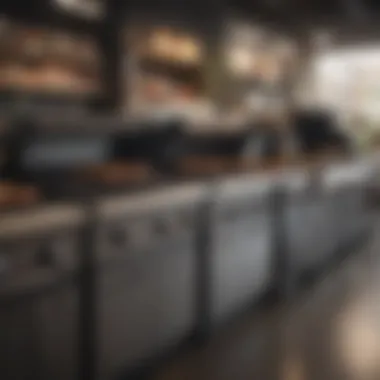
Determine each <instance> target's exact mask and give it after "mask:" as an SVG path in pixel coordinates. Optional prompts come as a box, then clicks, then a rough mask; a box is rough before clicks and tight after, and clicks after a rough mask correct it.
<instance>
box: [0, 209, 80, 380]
mask: <svg viewBox="0 0 380 380" xmlns="http://www.w3.org/2000/svg"><path fill="white" fill-rule="evenodd" d="M83 221H84V216H83V214H82V213H81V211H80V210H78V209H76V208H75V207H70V206H55V207H45V208H44V209H40V210H38V211H37V210H36V211H34V212H31V211H28V212H18V213H16V212H13V213H8V214H7V215H2V218H1V221H0V325H1V329H0V355H1V358H2V360H1V361H0V378H2V379H12V380H13V379H15V380H21V379H22V380H25V379H33V380H34V379H42V380H50V379H62V380H67V379H74V378H77V376H78V370H79V367H78V365H79V362H78V361H79V357H80V355H79V347H78V343H79V294H78V284H77V276H76V275H77V272H78V267H79V257H78V255H79V252H80V251H79V249H80V247H79V239H80V236H81V235H80V231H81V227H82V225H83Z"/></svg>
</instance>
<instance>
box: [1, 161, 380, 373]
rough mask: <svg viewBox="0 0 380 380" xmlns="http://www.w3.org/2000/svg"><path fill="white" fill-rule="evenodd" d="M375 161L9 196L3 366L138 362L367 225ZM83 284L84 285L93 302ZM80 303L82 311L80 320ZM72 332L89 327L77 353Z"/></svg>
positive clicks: (306, 267)
mask: <svg viewBox="0 0 380 380" xmlns="http://www.w3.org/2000/svg"><path fill="white" fill-rule="evenodd" d="M378 166H379V165H378V163H377V162H376V161H375V160H374V158H373V157H372V158H368V159H364V158H363V159H361V158H358V159H355V160H352V161H348V160H345V161H344V160H341V159H340V160H337V161H336V162H335V163H333V162H330V163H326V162H323V160H322V161H321V160H308V161H307V160H303V161H302V162H298V163H297V164H296V163H294V164H293V165H288V166H286V167H285V166H283V165H280V164H279V163H272V164H271V165H269V166H268V167H266V168H265V169H264V167H262V169H260V170H257V169H255V170H252V171H251V172H245V173H235V174H229V175H224V176H223V175H220V176H218V177H213V178H212V179H204V180H202V181H199V182H198V183H195V181H191V182H184V181H182V182H181V183H177V184H172V185H170V186H169V185H167V186H162V187H161V188H160V189H157V190H154V189H152V190H149V191H148V190H145V191H144V192H142V191H139V192H137V191H136V192H134V193H133V192H132V193H131V192H130V191H129V192H126V194H125V195H123V196H120V195H119V196H113V195H108V196H102V197H94V198H93V199H92V201H91V204H90V207H88V206H89V205H88V204H87V206H85V205H84V204H81V203H80V202H79V201H78V202H77V205H71V206H70V207H69V206H68V205H66V206H65V207H60V208H58V209H57V208H56V206H53V205H51V206H48V205H45V206H41V207H40V208H41V210H40V211H38V210H34V211H25V212H24V213H21V214H22V215H21V214H20V211H17V212H16V211H14V212H12V211H9V210H8V212H7V213H6V214H3V215H2V219H1V221H0V244H1V248H2V251H1V256H0V264H1V265H0V269H1V271H0V272H1V273H0V278H1V280H2V281H1V282H0V302H1V305H3V304H4V306H5V305H7V306H6V307H4V308H2V309H1V310H2V311H1V313H0V319H1V321H2V323H3V326H7V327H6V328H5V329H3V330H4V333H2V334H1V337H2V339H1V341H0V342H1V344H0V349H1V350H2V352H3V356H4V357H6V358H9V360H6V361H5V362H4V365H2V366H0V377H1V378H14V379H22V378H25V373H24V371H27V372H28V373H29V372H30V371H32V369H31V368H33V371H35V370H36V371H37V370H38V372H37V373H38V377H39V378H41V379H50V378H52V377H54V378H57V379H60V378H62V379H63V378H65V379H71V378H74V375H75V373H76V372H77V371H78V368H79V367H78V366H81V368H82V369H84V370H85V373H87V374H91V373H97V374H98V375H99V376H98V378H102V379H103V378H104V379H108V378H112V377H113V376H117V375H119V374H123V371H124V370H126V371H127V372H128V373H129V372H130V371H132V370H134V369H136V368H138V367H144V368H147V366H149V365H148V363H150V362H149V360H153V358H155V357H158V356H161V355H162V353H164V352H168V351H169V349H173V348H175V347H177V346H178V345H179V344H180V343H181V344H182V343H184V342H185V341H188V339H187V338H188V337H189V336H194V334H195V336H197V335H198V336H199V334H201V333H202V334H203V333H205V332H206V333H207V332H211V331H213V329H214V328H215V327H216V326H218V327H219V326H221V325H222V323H223V322H225V321H226V320H227V319H229V317H232V316H233V315H234V314H236V313H238V312H240V311H241V310H243V309H245V308H246V307H248V306H249V305H253V304H255V302H256V301H257V300H258V299H259V298H260V296H262V295H264V294H265V293H266V292H267V291H269V290H272V289H273V288H275V287H277V290H279V288H280V287H281V286H286V285H289V283H291V284H292V285H293V287H294V286H296V285H297V284H298V279H300V278H301V276H303V275H305V274H308V273H310V272H311V271H318V270H320V269H323V268H326V267H327V266H328V265H329V263H331V262H333V261H336V259H338V258H339V257H341V252H343V251H342V249H343V250H344V252H348V249H349V245H350V244H351V243H353V242H354V241H359V240H360V239H361V238H362V237H363V236H365V235H368V232H370V230H371V226H372V212H371V210H370V208H369V204H368V202H366V199H367V189H368V188H369V187H370V185H371V183H372V182H373V179H374V178H375V172H376V168H377V167H378ZM87 212H88V213H89V214H88V215H87V217H86V213H87ZM20 215H21V216H20ZM86 221H87V223H86ZM87 224H88V226H87ZM86 226H87V227H86ZM83 231H87V233H86V234H84V233H83ZM82 238H83V239H87V240H85V241H82ZM82 250H85V251H86V253H87V255H86V258H87V259H86V260H87V267H86V268H84V267H83V265H82V266H81V263H82V264H83V262H82V261H78V258H79V257H83V256H82ZM281 263H282V264H281ZM88 264H90V265H88ZM279 264H281V265H279ZM284 264H285V265H284ZM78 271H79V272H78ZM86 271H87V277H86V276H84V273H86ZM89 272H90V273H89ZM74 273H81V275H82V276H81V281H79V282H76V281H74V280H73V279H74V278H75V277H73V274H74ZM83 276H84V277H83ZM280 278H281V279H282V280H284V281H285V282H284V281H279V279H280ZM36 279H37V280H38V281H36ZM45 280H46V284H45ZM41 281H42V282H41ZM47 284H48V285H49V286H48V287H47V286H45V285H47ZM50 285H52V286H50ZM80 294H82V295H83V294H87V296H88V297H89V295H92V296H91V297H92V298H91V300H92V302H93V303H94V304H93V305H92V307H89V298H88V297H82V298H80V296H79V295H80ZM20 295H22V297H20ZM80 299H81V300H82V302H79V300H80ZM80 315H82V316H84V315H85V316H87V319H86V320H89V321H90V322H91V321H92V322H91V323H90V322H89V323H87V324H86V326H84V325H83V324H80ZM25 316H29V318H28V317H27V318H26V317H25ZM29 322H30V325H29ZM32 322H33V323H32ZM62 326H64V328H62ZM65 326H66V327H65ZM83 328H85V330H86V332H85V333H84V332H83V331H80V330H81V329H83ZM63 331H64V332H65V334H64V336H63V335H62V332H63ZM21 332H22V334H23V337H25V336H27V337H30V339H24V338H23V339H20V336H21V335H20V334H21ZM78 334H81V335H80V336H82V337H85V338H84V339H87V340H89V341H87V344H84V345H83V347H82V349H83V350H84V351H86V350H87V351H89V352H87V351H86V352H84V356H79V355H77V354H76V353H77V352H78V349H79V348H78V345H77V344H78V341H79V338H78V336H79V335H78ZM36 347H38V349H37V348H36ZM41 350H42V351H41ZM32 352H33V355H34V354H36V355H38V358H42V357H43V358H50V357H51V358H52V359H51V360H44V361H43V362H40V361H38V360H34V359H33V358H34V356H33V355H32ZM38 352H41V354H38ZM52 355H53V356H54V358H57V357H58V358H60V363H59V365H58V364H56V365H55V359H54V358H53V356H52ZM13 358H17V360H16V361H14V360H13ZM20 358H21V360H22V361H23V363H27V364H24V365H23V366H21V367H20V366H19V365H17V363H19V362H20ZM23 358H25V360H24V359H23ZM78 358H79V360H80V361H81V360H82V359H86V360H85V361H84V362H83V363H82V362H80V363H77V362H76V361H75V360H76V359H78ZM52 363H54V365H52ZM56 371H59V372H56ZM87 378H88V379H90V378H91V376H90V375H88V376H87Z"/></svg>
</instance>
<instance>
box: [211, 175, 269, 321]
mask: <svg viewBox="0 0 380 380" xmlns="http://www.w3.org/2000/svg"><path fill="white" fill-rule="evenodd" d="M273 185H274V180H273V178H270V177H263V178H243V179H237V178H236V179H234V180H233V182H232V181H231V180H230V181H225V182H223V183H221V184H220V187H219V191H218V193H217V199H216V208H215V218H214V220H215V226H214V232H213V233H214V243H213V252H212V257H211V284H210V286H211V318H212V322H213V323H215V324H218V323H220V322H222V321H223V320H225V319H226V318H228V317H230V316H232V315H233V314H234V313H236V312H238V311H239V310H241V309H242V308H243V307H244V306H246V305H248V304H250V303H252V302H253V301H254V300H255V299H257V297H258V296H260V294H262V293H263V292H264V291H265V290H267V289H268V287H269V285H270V281H271V269H272V267H271V264H272V261H271V260H272V257H271V219H270V207H269V202H270V195H271V193H270V191H271V190H272V188H273Z"/></svg>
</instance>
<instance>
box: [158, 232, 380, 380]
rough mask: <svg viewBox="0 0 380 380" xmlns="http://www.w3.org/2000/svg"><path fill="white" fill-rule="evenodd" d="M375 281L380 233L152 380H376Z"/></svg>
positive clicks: (379, 324)
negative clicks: (298, 293)
mask: <svg viewBox="0 0 380 380" xmlns="http://www.w3.org/2000/svg"><path fill="white" fill-rule="evenodd" d="M378 257H379V258H378ZM379 275H380V233H379V236H378V237H374V239H373V240H372V241H371V243H370V244H369V245H368V247H367V248H366V249H365V250H362V251H361V252H360V253H359V254H357V255H353V256H352V257H351V258H349V259H347V261H346V262H345V263H343V264H342V265H341V269H339V270H338V271H336V272H334V273H331V274H330V275H327V277H326V278H325V279H324V280H323V281H321V283H320V284H319V285H318V286H316V287H315V288H314V289H312V290H309V291H308V292H307V294H304V295H303V296H302V297H300V299H298V300H297V301H296V302H293V304H292V305H290V304H289V305H283V306H281V307H279V306H277V307H276V309H275V310H274V309H271V310H266V311H262V312H252V313H251V315H246V316H245V317H243V318H242V320H241V321H239V322H238V323H236V324H235V325H234V326H230V327H228V328H226V329H225V330H224V331H223V332H221V333H219V334H217V336H215V337H214V338H213V339H211V341H210V342H209V343H208V344H207V345H206V346H205V347H203V348H201V349H198V350H195V351H193V352H191V353H188V354H186V355H185V356H183V357H181V358H177V359H176V360H174V361H173V362H172V363H168V364H167V365H166V366H165V367H164V368H162V369H161V370H160V371H159V373H157V374H156V375H155V376H154V377H153V379H152V380H214V379H215V380H248V379H249V380H252V379H254V380H256V379H257V380H346V379H347V380H380V276H379ZM377 277H378V278H377Z"/></svg>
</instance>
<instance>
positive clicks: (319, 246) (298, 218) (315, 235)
mask: <svg viewBox="0 0 380 380" xmlns="http://www.w3.org/2000/svg"><path fill="white" fill-rule="evenodd" d="M294 176H295V177H296V178H300V176H301V174H300V173H294ZM302 178H303V182H300V186H298V188H295V187H294V184H293V177H292V176H289V177H288V178H287V179H286V181H287V182H285V183H284V185H285V191H286V193H287V197H286V199H287V200H286V203H285V210H284V211H285V228H286V242H285V244H286V247H285V249H287V250H288V254H289V257H290V260H291V265H292V266H293V268H294V270H295V271H296V274H301V273H304V272H306V271H309V270H313V269H316V268H318V267H320V266H321V265H323V263H324V262H325V261H326V260H327V259H328V257H330V256H331V255H332V254H333V251H334V249H335V240H334V234H333V233H332V223H331V221H332V220H331V210H330V208H331V203H330V195H329V194H327V193H326V192H325V191H324V190H323V188H322V187H319V186H318V183H313V182H312V181H311V177H310V175H307V174H302Z"/></svg>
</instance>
